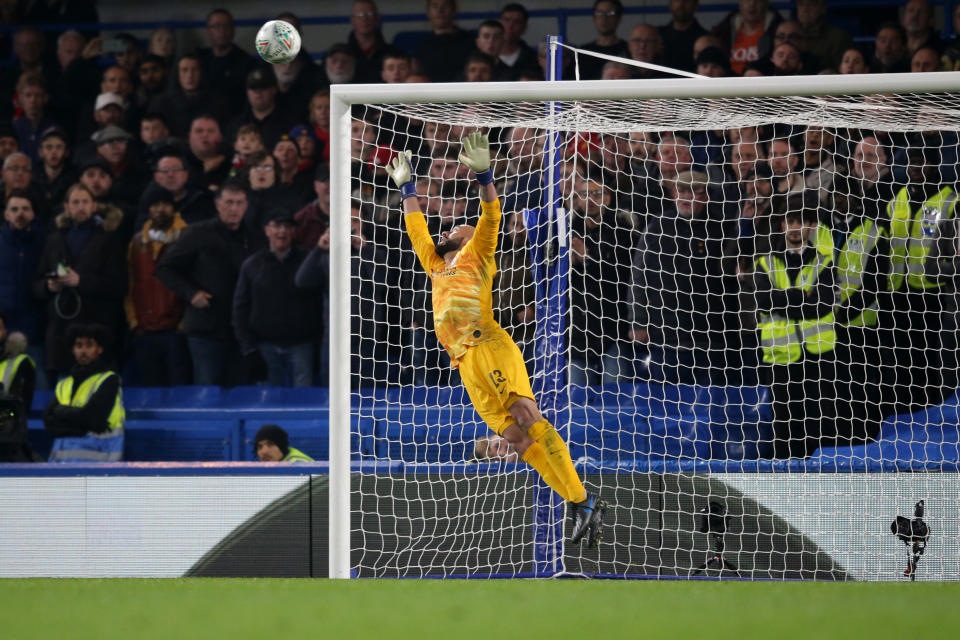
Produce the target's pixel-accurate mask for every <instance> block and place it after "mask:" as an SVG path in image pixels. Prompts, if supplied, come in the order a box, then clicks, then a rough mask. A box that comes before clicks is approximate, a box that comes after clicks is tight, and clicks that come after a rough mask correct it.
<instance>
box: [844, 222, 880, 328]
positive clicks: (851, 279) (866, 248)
mask: <svg viewBox="0 0 960 640" xmlns="http://www.w3.org/2000/svg"><path fill="white" fill-rule="evenodd" d="M885 235H886V231H885V230H884V229H883V227H881V226H880V225H878V224H877V223H876V221H875V220H871V219H870V218H866V219H865V220H864V221H863V222H862V223H861V224H860V225H859V226H858V227H857V228H856V229H854V230H853V231H851V232H850V235H848V236H847V239H846V241H845V242H844V244H843V248H841V249H840V250H839V251H838V254H837V284H838V285H840V303H844V302H846V301H847V300H849V299H850V297H851V296H853V294H855V293H856V292H857V291H859V290H860V288H861V287H862V286H863V271H864V269H866V268H867V263H868V262H869V261H870V256H871V255H872V254H873V251H874V249H876V247H877V243H878V242H879V241H880V238H881V237H883V236H885ZM879 310H880V306H879V304H878V303H877V301H876V300H874V301H873V304H871V305H870V306H869V307H868V308H866V309H864V310H863V312H862V313H860V314H859V315H858V316H856V317H854V318H852V319H851V320H850V321H849V322H847V324H846V325H845V326H849V327H876V326H877V323H878V318H877V312H878V311H879Z"/></svg>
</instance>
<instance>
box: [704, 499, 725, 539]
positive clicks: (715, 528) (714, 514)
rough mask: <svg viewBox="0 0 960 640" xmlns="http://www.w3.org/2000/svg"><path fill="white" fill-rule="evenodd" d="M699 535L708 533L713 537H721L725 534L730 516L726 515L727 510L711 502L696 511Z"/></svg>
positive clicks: (717, 503)
mask: <svg viewBox="0 0 960 640" xmlns="http://www.w3.org/2000/svg"><path fill="white" fill-rule="evenodd" d="M697 513H699V514H700V515H699V521H700V526H699V527H698V531H700V533H709V534H714V535H723V534H724V533H726V532H727V525H728V524H729V522H730V516H729V515H727V508H726V507H725V506H724V505H723V503H720V502H714V501H713V500H711V501H710V502H708V503H707V506H705V507H703V508H702V509H700V511H698V512H697Z"/></svg>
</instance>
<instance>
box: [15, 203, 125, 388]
mask: <svg viewBox="0 0 960 640" xmlns="http://www.w3.org/2000/svg"><path fill="white" fill-rule="evenodd" d="M122 221H123V212H121V211H120V210H119V209H117V208H116V207H114V206H111V205H109V204H105V203H98V202H97V201H96V199H94V197H93V194H92V193H91V192H90V190H89V189H87V188H86V187H85V186H83V185H82V184H76V185H73V186H72V187H70V189H68V190H67V197H66V202H65V203H64V212H63V213H61V214H60V215H58V216H57V217H56V220H55V225H54V229H53V231H52V232H51V233H50V235H49V236H48V237H47V241H46V244H45V245H44V247H43V254H42V256H41V257H40V263H39V266H38V267H37V271H36V273H35V274H34V278H33V293H34V296H35V297H36V299H37V300H39V301H41V302H44V303H46V305H47V331H46V341H45V344H46V352H47V353H46V357H47V361H46V365H45V366H46V369H47V370H48V371H56V372H60V373H63V372H66V371H67V370H68V369H69V368H70V362H71V358H70V345H69V344H68V342H67V340H66V333H67V329H68V327H69V326H70V325H71V324H74V323H90V322H95V323H98V324H101V325H103V326H104V327H107V329H108V330H109V331H110V332H111V334H113V333H114V332H115V330H116V329H117V328H118V327H117V320H118V319H119V315H120V312H121V306H122V303H123V295H124V292H125V291H126V268H125V267H124V252H125V251H124V250H125V244H126V243H125V241H124V240H123V239H122V238H121V237H120V234H119V233H118V229H119V228H120V225H121V222H122Z"/></svg>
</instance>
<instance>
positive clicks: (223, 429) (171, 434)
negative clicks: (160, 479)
mask: <svg viewBox="0 0 960 640" xmlns="http://www.w3.org/2000/svg"><path fill="white" fill-rule="evenodd" d="M240 442H241V438H240V421H239V420H197V421H194V420H127V425H126V443H125V446H124V456H125V458H126V460H127V461H130V462H141V461H142V462H155V461H156V462H160V461H164V462H170V461H173V462H194V461H205V460H210V461H213V460H217V461H224V460H226V461H229V460H238V459H239V458H238V457H237V454H238V447H239V445H240Z"/></svg>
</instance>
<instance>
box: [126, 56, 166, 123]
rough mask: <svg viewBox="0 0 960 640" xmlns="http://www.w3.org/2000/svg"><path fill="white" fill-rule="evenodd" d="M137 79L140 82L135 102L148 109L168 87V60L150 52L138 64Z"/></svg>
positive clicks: (135, 92)
mask: <svg viewBox="0 0 960 640" xmlns="http://www.w3.org/2000/svg"><path fill="white" fill-rule="evenodd" d="M137 79H138V80H140V82H139V84H138V85H137V88H136V90H135V91H134V93H133V96H134V102H135V103H136V105H137V106H139V107H140V108H141V109H146V108H147V107H148V106H149V105H150V102H151V101H152V100H153V99H154V98H156V97H157V96H159V95H160V94H162V93H163V92H164V91H165V90H166V88H167V63H166V61H164V59H163V58H161V57H160V56H158V55H155V54H152V53H151V54H148V55H147V56H145V57H144V58H143V60H141V61H140V64H139V65H137Z"/></svg>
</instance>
